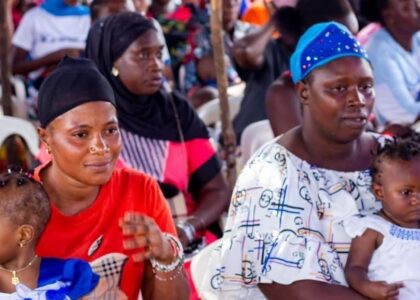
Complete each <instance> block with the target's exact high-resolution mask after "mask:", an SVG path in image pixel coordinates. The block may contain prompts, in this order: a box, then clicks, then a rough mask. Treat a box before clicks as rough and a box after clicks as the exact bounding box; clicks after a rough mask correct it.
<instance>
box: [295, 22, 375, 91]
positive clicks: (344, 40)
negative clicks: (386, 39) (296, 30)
mask: <svg viewBox="0 0 420 300" xmlns="http://www.w3.org/2000/svg"><path fill="white" fill-rule="evenodd" d="M348 56H356V57H360V58H364V59H366V60H367V61H368V62H370V60H369V58H368V56H367V54H366V50H365V49H364V48H363V47H362V46H361V45H360V43H359V42H358V41H357V40H356V38H355V37H354V36H353V35H352V34H351V32H350V31H349V30H348V29H347V27H345V26H344V25H342V24H339V23H336V22H326V23H318V24H315V25H313V26H311V27H310V28H309V29H308V30H307V31H306V32H305V33H304V34H303V35H302V36H301V38H300V39H299V42H298V44H297V46H296V49H295V52H294V53H293V54H292V57H291V58H290V71H291V73H292V79H293V82H294V83H297V82H299V81H301V80H302V79H304V78H305V77H306V76H307V75H308V74H309V73H310V72H312V71H313V70H314V69H316V68H319V67H321V66H323V65H325V64H327V63H329V62H331V61H333V60H336V59H339V58H342V57H348Z"/></svg>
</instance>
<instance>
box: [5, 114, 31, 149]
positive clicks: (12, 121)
mask: <svg viewBox="0 0 420 300" xmlns="http://www.w3.org/2000/svg"><path fill="white" fill-rule="evenodd" d="M14 134H16V135H19V136H21V137H22V138H23V139H24V140H25V142H26V144H27V146H28V148H29V150H30V151H31V153H32V154H33V155H34V156H35V155H37V153H38V151H39V138H38V134H37V132H36V129H35V127H34V126H33V125H32V124H31V123H30V122H29V121H26V120H24V119H20V118H16V117H9V116H1V117H0V145H1V144H3V142H4V141H5V140H6V139H7V138H8V137H9V136H11V135H14Z"/></svg>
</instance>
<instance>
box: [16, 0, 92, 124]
mask: <svg viewBox="0 0 420 300" xmlns="http://www.w3.org/2000/svg"><path fill="white" fill-rule="evenodd" d="M89 27H90V17H89V8H88V7H86V6H83V5H81V4H79V1H77V0H45V1H44V2H43V3H42V4H41V5H40V6H38V7H34V8H32V9H30V10H29V11H27V12H26V13H25V15H24V16H23V18H22V20H21V21H20V24H19V27H18V28H17V30H16V32H15V34H14V35H13V38H12V46H13V47H12V52H11V56H12V58H11V60H12V72H13V74H21V75H24V76H27V77H28V80H29V81H28V85H29V89H28V91H29V103H28V105H29V107H28V108H29V113H30V116H31V117H36V111H35V107H36V97H37V91H38V89H39V87H40V85H41V83H42V81H43V80H44V78H45V77H46V76H47V75H48V74H49V73H50V72H51V71H52V70H53V69H54V68H55V66H56V65H57V63H58V62H59V61H60V60H61V59H62V58H63V57H64V56H65V55H68V56H72V57H79V56H80V55H81V52H82V50H83V49H84V48H85V42H86V37H87V33H88V31H89Z"/></svg>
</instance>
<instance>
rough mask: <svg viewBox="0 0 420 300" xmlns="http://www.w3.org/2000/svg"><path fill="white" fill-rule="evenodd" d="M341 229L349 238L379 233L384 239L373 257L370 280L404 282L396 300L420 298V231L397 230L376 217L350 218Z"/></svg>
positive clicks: (370, 266)
mask: <svg viewBox="0 0 420 300" xmlns="http://www.w3.org/2000/svg"><path fill="white" fill-rule="evenodd" d="M344 227H345V230H346V232H347V234H348V235H349V236H350V237H351V238H355V237H356V236H361V235H362V234H363V233H364V232H365V230H366V229H368V228H370V229H372V230H375V231H377V232H379V233H381V234H382V235H383V236H384V238H383V241H382V244H381V245H380V246H379V248H378V249H376V250H375V252H374V253H373V255H372V259H371V261H370V264H369V270H368V277H369V279H370V280H371V281H386V282H387V283H394V282H403V283H404V287H403V288H401V289H400V294H399V298H398V299H400V300H419V299H420V229H412V228H404V227H400V226H397V225H395V224H392V223H390V222H388V221H387V220H385V219H384V218H382V217H380V216H378V215H370V216H365V217H352V218H350V219H349V220H346V221H345V222H344Z"/></svg>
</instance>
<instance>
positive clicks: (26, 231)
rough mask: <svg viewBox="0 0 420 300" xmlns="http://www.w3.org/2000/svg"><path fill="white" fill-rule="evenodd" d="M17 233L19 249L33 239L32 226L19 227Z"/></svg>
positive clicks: (33, 230) (33, 231)
mask: <svg viewBox="0 0 420 300" xmlns="http://www.w3.org/2000/svg"><path fill="white" fill-rule="evenodd" d="M18 232H19V246H20V247H24V246H26V245H28V244H29V243H30V242H31V241H32V240H33V239H34V237H35V229H34V227H33V226H32V225H28V224H25V225H21V226H19V229H18Z"/></svg>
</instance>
